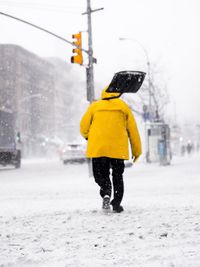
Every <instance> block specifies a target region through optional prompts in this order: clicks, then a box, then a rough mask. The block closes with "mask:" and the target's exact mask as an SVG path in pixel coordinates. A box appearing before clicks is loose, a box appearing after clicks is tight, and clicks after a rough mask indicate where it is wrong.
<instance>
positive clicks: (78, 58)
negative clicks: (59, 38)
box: [71, 32, 83, 65]
mask: <svg viewBox="0 0 200 267" xmlns="http://www.w3.org/2000/svg"><path fill="white" fill-rule="evenodd" d="M72 38H73V39H75V41H74V42H73V44H74V45H76V46H77V47H76V48H74V49H73V50H72V51H73V53H75V55H74V56H72V57H71V63H77V64H80V65H82V64H83V55H82V50H81V48H82V35H81V32H79V33H77V34H73V35H72Z"/></svg>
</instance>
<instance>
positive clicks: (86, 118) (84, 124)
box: [80, 105, 92, 139]
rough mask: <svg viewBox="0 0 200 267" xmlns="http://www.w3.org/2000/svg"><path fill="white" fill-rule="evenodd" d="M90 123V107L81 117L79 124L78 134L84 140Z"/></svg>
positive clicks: (86, 137)
mask: <svg viewBox="0 0 200 267" xmlns="http://www.w3.org/2000/svg"><path fill="white" fill-rule="evenodd" d="M91 123H92V105H90V106H89V108H88V109H87V111H86V113H85V114H84V115H83V117H82V119H81V122H80V133H81V135H82V136H83V137H84V138H85V139H88V134H89V130H90V125H91Z"/></svg>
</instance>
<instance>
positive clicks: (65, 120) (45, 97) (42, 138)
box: [0, 44, 76, 156]
mask: <svg viewBox="0 0 200 267" xmlns="http://www.w3.org/2000/svg"><path fill="white" fill-rule="evenodd" d="M0 57H1V60H0V107H1V108H9V109H12V111H13V113H14V114H15V122H16V131H20V133H21V139H22V151H23V154H24V156H40V155H44V154H45V153H46V152H47V150H48V149H51V148H52V149H53V147H55V146H56V145H57V144H58V143H59V141H63V142H66V141H67V140H68V139H70V138H71V139H73V138H75V136H73V131H72V128H73V127H71V126H72V124H73V121H74V120H73V118H74V117H75V115H76V113H74V106H76V96H75V95H74V94H73V92H72V87H73V82H72V80H73V77H71V76H72V75H71V73H70V71H71V69H70V68H71V66H70V65H68V64H67V63H65V62H63V61H61V60H57V59H51V60H50V59H44V58H41V57H39V56H37V55H35V54H33V53H31V52H29V51H27V50H25V49H24V48H22V47H20V46H17V45H9V44H8V45H6V44H5V45H0Z"/></svg>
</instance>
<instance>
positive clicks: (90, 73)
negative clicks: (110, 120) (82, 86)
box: [82, 0, 103, 103]
mask: <svg viewBox="0 0 200 267" xmlns="http://www.w3.org/2000/svg"><path fill="white" fill-rule="evenodd" d="M100 10H103V8H98V9H94V10H92V9H91V3H90V0H87V12H84V13H82V15H85V14H87V19H88V30H87V31H88V66H87V67H86V83H87V100H88V101H89V102H90V103H91V102H93V100H94V98H95V94H94V68H93V63H97V62H96V60H94V58H93V48H92V18H91V13H92V12H96V11H100Z"/></svg>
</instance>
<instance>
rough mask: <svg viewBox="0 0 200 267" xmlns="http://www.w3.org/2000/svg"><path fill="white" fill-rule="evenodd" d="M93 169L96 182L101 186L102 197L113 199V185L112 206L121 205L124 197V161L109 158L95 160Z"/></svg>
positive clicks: (93, 160)
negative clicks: (106, 196)
mask: <svg viewBox="0 0 200 267" xmlns="http://www.w3.org/2000/svg"><path fill="white" fill-rule="evenodd" d="M92 168H93V174H94V179H95V182H96V183H97V184H98V185H99V186H100V195H101V197H104V196H105V195H108V196H110V197H111V194H112V184H113V200H112V201H111V204H112V205H119V204H120V203H121V201H122V198H123V195H124V181H123V172H124V160H123V159H112V158H107V157H100V158H93V159H92ZM110 169H112V184H111V181H110Z"/></svg>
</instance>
